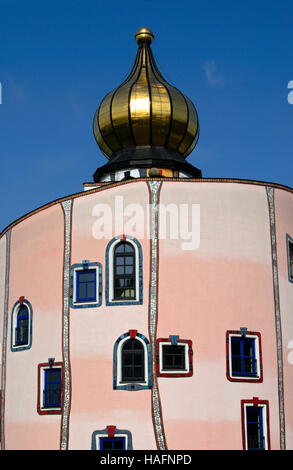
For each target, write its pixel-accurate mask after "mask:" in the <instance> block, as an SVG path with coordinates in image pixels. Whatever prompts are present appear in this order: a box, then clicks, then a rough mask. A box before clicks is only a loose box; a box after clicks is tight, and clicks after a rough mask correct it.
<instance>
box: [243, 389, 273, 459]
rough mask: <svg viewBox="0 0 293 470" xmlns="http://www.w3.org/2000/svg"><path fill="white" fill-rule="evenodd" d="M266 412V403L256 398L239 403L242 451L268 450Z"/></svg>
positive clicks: (268, 439)
mask: <svg viewBox="0 0 293 470" xmlns="http://www.w3.org/2000/svg"><path fill="white" fill-rule="evenodd" d="M268 410H269V404H268V401H267V400H262V401H261V400H259V399H258V397H254V398H253V399H252V400H242V401H241V416H242V432H243V449H245V450H268V449H270V436H269V412H268Z"/></svg>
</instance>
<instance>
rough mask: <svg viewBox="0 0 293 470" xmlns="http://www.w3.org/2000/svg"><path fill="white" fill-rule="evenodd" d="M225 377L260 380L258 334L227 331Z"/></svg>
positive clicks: (234, 379) (232, 379) (260, 365)
mask: <svg viewBox="0 0 293 470" xmlns="http://www.w3.org/2000/svg"><path fill="white" fill-rule="evenodd" d="M226 337H227V348H228V349H227V378H228V379H229V380H231V381H253V382H261V381H262V364H261V342H260V334H259V333H255V332H247V333H246V334H245V335H244V334H242V333H241V331H228V332H227V335H226Z"/></svg>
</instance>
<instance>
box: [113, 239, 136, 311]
mask: <svg viewBox="0 0 293 470" xmlns="http://www.w3.org/2000/svg"><path fill="white" fill-rule="evenodd" d="M122 241H125V242H127V243H130V244H131V245H132V246H133V248H134V253H135V298H134V299H126V300H123V299H114V249H115V247H116V246H117V245H118V244H119V243H121V242H122ZM108 263H109V271H108V273H109V274H108V276H109V302H111V303H113V304H115V303H116V302H117V303H121V302H123V303H124V302H125V303H126V302H127V303H129V304H131V303H137V302H139V249H138V247H137V245H136V243H135V242H134V241H133V240H131V238H127V236H126V238H125V240H121V239H120V238H117V240H115V241H114V242H113V243H112V245H111V246H110V248H109V255H108Z"/></svg>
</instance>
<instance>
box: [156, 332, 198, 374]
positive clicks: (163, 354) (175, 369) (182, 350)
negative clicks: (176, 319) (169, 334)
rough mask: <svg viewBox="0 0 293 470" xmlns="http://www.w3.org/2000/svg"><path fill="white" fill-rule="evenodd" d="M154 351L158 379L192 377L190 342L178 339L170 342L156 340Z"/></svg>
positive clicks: (162, 339)
mask: <svg viewBox="0 0 293 470" xmlns="http://www.w3.org/2000/svg"><path fill="white" fill-rule="evenodd" d="M177 338H179V337H177ZM156 350H157V352H156V358H157V363H156V369H157V376H158V377H172V376H173V377H175V376H176V377H190V376H192V374H193V366H192V356H193V352H192V341H190V340H184V339H178V340H176V341H175V342H174V341H173V342H172V340H171V339H170V338H168V339H167V338H166V339H165V338H161V339H158V340H157V348H156Z"/></svg>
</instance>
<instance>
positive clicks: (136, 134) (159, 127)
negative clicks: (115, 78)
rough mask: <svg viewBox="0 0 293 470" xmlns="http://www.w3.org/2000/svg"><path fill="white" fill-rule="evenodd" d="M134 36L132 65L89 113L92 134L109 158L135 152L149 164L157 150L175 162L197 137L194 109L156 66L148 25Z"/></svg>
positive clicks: (122, 157) (125, 158) (129, 157)
mask: <svg viewBox="0 0 293 470" xmlns="http://www.w3.org/2000/svg"><path fill="white" fill-rule="evenodd" d="M135 39H136V42H137V44H138V46H139V47H138V51H137V55H136V59H135V62H134V66H133V68H132V70H131V72H130V74H129V76H128V77H127V78H126V80H125V81H124V82H123V83H122V84H121V85H120V86H118V87H117V88H116V89H115V90H113V91H111V92H110V93H108V94H107V95H106V96H105V98H104V99H103V100H102V102H101V104H100V106H99V108H98V110H97V112H96V114H95V117H94V135H95V138H96V141H97V143H98V145H99V147H100V149H101V150H102V152H103V153H104V155H105V156H106V157H107V158H110V159H111V161H112V160H113V159H115V161H117V157H119V158H118V159H119V161H124V162H125V163H126V161H128V163H129V164H130V165H131V162H130V161H129V160H133V156H134V155H136V159H137V156H138V154H139V158H140V159H141V160H145V161H144V162H143V164H144V166H145V165H147V166H149V165H151V166H153V163H154V162H153V161H152V162H150V158H152V157H153V158H155V157H156V155H158V153H159V154H160V155H161V156H162V155H165V160H166V159H167V157H168V160H169V163H168V166H169V167H170V166H171V167H172V166H173V167H174V161H173V160H174V158H175V160H178V159H179V160H181V161H184V159H185V158H186V157H187V156H188V155H189V154H190V152H191V151H192V150H193V149H194V147H195V145H196V143H197V140H198V135H199V123H198V117H197V112H196V109H195V107H194V105H193V103H192V102H191V101H190V100H189V98H187V97H186V96H185V95H183V93H181V92H180V91H179V90H178V89H177V88H175V87H174V86H172V85H170V84H169V83H168V82H167V81H166V80H165V79H164V78H163V76H162V75H161V73H160V72H159V70H158V68H157V65H156V63H155V60H154V57H153V53H152V50H151V43H152V41H153V39H154V34H153V33H152V31H151V30H150V29H148V28H141V29H139V30H138V31H137V32H136V34H135ZM171 154H172V155H171ZM146 160H147V161H148V163H147V161H146ZM172 161H173V162H172ZM125 163H124V166H125ZM166 163H167V162H166ZM186 165H189V164H187V163H186ZM175 166H176V165H175ZM189 166H191V165H189ZM198 171H199V170H197V172H198Z"/></svg>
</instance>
